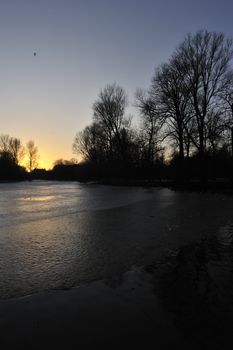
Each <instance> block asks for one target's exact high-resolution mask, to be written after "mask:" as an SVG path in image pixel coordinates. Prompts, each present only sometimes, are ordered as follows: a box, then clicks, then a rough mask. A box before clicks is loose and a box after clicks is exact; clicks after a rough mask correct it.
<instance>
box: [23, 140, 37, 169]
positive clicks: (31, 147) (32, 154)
mask: <svg viewBox="0 0 233 350" xmlns="http://www.w3.org/2000/svg"><path fill="white" fill-rule="evenodd" d="M26 151H27V157H28V170H29V171H30V172H31V171H32V170H34V169H35V168H36V167H37V166H38V159H39V154H38V149H37V147H36V146H35V143H34V141H32V140H30V141H28V143H27V145H26Z"/></svg>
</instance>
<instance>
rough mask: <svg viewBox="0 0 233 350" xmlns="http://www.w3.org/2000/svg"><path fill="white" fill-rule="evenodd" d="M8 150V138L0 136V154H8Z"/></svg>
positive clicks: (4, 135)
mask: <svg viewBox="0 0 233 350" xmlns="http://www.w3.org/2000/svg"><path fill="white" fill-rule="evenodd" d="M9 148H10V136H9V135H6V134H3V135H0V152H2V153H6V152H9Z"/></svg>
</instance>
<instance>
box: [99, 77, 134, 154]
mask: <svg viewBox="0 0 233 350" xmlns="http://www.w3.org/2000/svg"><path fill="white" fill-rule="evenodd" d="M126 106H127V96H126V93H125V91H124V89H123V88H122V87H120V86H118V85H116V84H112V85H107V86H106V87H105V88H104V89H103V90H101V92H100V94H99V99H98V100H97V101H96V102H95V103H94V105H93V112H94V121H95V122H96V123H97V124H99V125H100V126H101V127H102V128H103V129H104V131H105V134H106V135H107V141H108V148H109V155H110V157H112V155H113V143H114V139H115V142H116V141H117V143H118V146H119V148H120V149H121V151H122V152H123V151H124V150H123V147H122V143H121V137H120V136H121V132H120V130H121V128H122V127H124V126H125V125H126V124H127V123H128V122H129V121H128V120H127V119H126V118H124V113H125V108H126Z"/></svg>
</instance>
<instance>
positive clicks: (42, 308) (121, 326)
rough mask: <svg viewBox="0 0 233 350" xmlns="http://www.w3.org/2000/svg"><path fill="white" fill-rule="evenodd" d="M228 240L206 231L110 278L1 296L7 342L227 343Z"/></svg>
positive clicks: (231, 317)
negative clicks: (20, 295) (205, 234)
mask: <svg viewBox="0 0 233 350" xmlns="http://www.w3.org/2000/svg"><path fill="white" fill-rule="evenodd" d="M231 240H232V236H231V237H230V240H229V236H228V238H226V237H225V236H224V237H223V239H222V240H219V239H217V238H213V237H211V238H206V239H203V240H201V241H199V242H197V243H192V244H189V245H187V246H185V247H183V248H182V249H180V250H176V251H174V252H173V253H172V254H170V255H169V256H166V257H164V258H162V259H160V260H156V261H155V262H154V263H153V264H152V265H150V266H146V267H142V268H135V269H134V270H132V271H130V272H128V273H125V274H123V275H120V276H117V277H115V278H113V279H108V280H102V281H97V282H93V283H90V284H88V285H85V286H81V287H79V288H72V289H67V290H51V291H47V292H43V293H39V294H36V295H31V296H27V297H23V298H16V299H10V300H5V301H1V302H0V310H1V312H0V334H1V339H0V342H1V346H2V349H11V348H12V349H19V348H20V349H21V348H23V349H45V348H50V349H51V348H54V347H58V346H61V345H62V346H63V348H67V349H71V348H74V347H75V348H80V349H97V348H100V347H101V348H108V349H120V348H128V349H135V348H140V349H150V348H153V349H154V348H155V349H159V350H160V349H172V348H177V349H207V348H211V349H228V348H229V346H232V345H233V339H232V338H233V337H232V329H231V328H232V323H233V301H232V300H233V299H232V295H233V288H232V277H233V273H232V266H233V258H232V254H231V244H232V241H231ZM151 344H153V345H151Z"/></svg>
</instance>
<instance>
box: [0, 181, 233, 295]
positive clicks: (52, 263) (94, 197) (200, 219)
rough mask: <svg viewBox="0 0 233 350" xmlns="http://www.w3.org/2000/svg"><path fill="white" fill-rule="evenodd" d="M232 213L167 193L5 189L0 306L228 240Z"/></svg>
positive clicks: (225, 206) (39, 184)
mask: <svg viewBox="0 0 233 350" xmlns="http://www.w3.org/2000/svg"><path fill="white" fill-rule="evenodd" d="M232 208H233V200H232V198H231V197H226V196H224V195H219V194H200V193H185V192H183V193H182V192H181V193H179V192H174V191H171V190H169V189H165V188H163V189H145V188H127V187H111V186H101V185H94V184H89V185H84V184H79V183H75V182H65V183H63V182H47V181H34V182H23V183H14V184H0V274H1V279H0V298H8V297H14V296H19V295H25V294H30V293H35V292H38V291H41V290H46V289H51V288H68V287H72V286H74V285H79V284H81V283H86V282H90V281H93V280H96V279H100V278H106V277H109V276H112V275H114V274H119V273H121V272H124V271H127V270H128V269H130V268H131V267H132V266H134V265H144V264H148V263H150V262H151V261H152V260H153V261H154V259H155V258H156V257H159V256H161V255H164V254H167V253H168V252H169V251H172V250H174V249H176V248H177V247H180V246H182V245H185V244H187V243H189V242H192V241H195V240H198V239H200V238H201V237H203V236H208V235H218V234H221V232H223V231H222V230H225V231H227V233H226V232H225V231H224V232H225V235H228V229H227V228H228V227H231V224H232V221H233V220H232ZM230 236H231V233H230ZM229 239H231V238H229Z"/></svg>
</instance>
